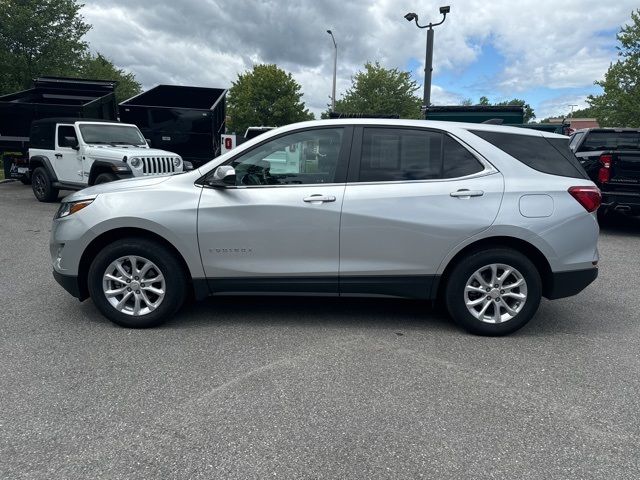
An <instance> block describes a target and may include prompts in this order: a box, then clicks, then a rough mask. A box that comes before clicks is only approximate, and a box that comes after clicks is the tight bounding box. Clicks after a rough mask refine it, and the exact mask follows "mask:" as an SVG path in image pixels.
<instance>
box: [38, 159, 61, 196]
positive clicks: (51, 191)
mask: <svg viewBox="0 0 640 480" xmlns="http://www.w3.org/2000/svg"><path fill="white" fill-rule="evenodd" d="M38 177H42V181H43V182H44V194H43V195H41V196H38V193H37V191H36V185H37V181H38ZM31 179H32V181H31V189H32V190H33V194H34V196H35V197H36V198H37V199H38V201H40V202H53V201H54V200H57V199H58V194H59V193H60V192H59V190H58V189H57V188H53V185H52V184H51V177H50V176H49V173H48V172H47V170H46V169H45V168H43V167H38V168H36V169H35V170H34V171H33V175H32V177H31Z"/></svg>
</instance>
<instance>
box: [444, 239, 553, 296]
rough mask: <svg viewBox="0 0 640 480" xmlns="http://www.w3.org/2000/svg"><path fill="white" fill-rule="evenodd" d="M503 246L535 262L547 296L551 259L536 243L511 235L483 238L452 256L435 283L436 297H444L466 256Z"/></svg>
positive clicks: (551, 283) (550, 282)
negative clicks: (457, 268)
mask: <svg viewBox="0 0 640 480" xmlns="http://www.w3.org/2000/svg"><path fill="white" fill-rule="evenodd" d="M501 247H502V248H510V249H512V250H515V251H517V252H520V253H522V254H523V255H525V256H526V257H527V258H529V259H530V260H531V261H532V262H533V264H534V266H535V267H536V269H537V270H538V273H539V274H540V280H541V281H542V295H543V296H546V294H547V293H548V292H549V290H550V289H551V287H552V285H553V274H552V270H551V265H550V264H549V261H548V260H547V258H546V257H545V255H544V254H543V253H542V252H541V251H540V249H538V248H537V247H536V246H535V245H533V244H531V243H530V242H527V241H526V240H523V239H521V238H516V237H509V236H494V237H487V238H483V239H480V240H477V241H475V242H473V243H471V244H469V245H466V246H465V247H464V248H462V249H461V250H460V251H459V252H457V253H456V254H455V255H454V256H453V257H452V258H451V260H449V263H448V264H447V266H446V267H445V269H444V271H443V272H442V275H441V276H440V277H439V279H438V281H437V284H435V285H434V290H433V293H434V294H435V295H434V296H435V297H436V298H443V294H444V289H445V287H446V285H447V282H448V280H449V276H450V275H451V271H452V270H453V269H454V268H455V266H456V265H457V264H458V263H460V262H461V261H462V260H463V259H464V258H465V257H467V256H468V255H470V254H472V253H474V252H477V251H480V250H485V249H489V248H501Z"/></svg>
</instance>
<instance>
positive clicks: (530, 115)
mask: <svg viewBox="0 0 640 480" xmlns="http://www.w3.org/2000/svg"><path fill="white" fill-rule="evenodd" d="M494 105H496V106H509V105H517V106H519V107H524V123H529V122H530V121H531V120H533V119H534V118H536V114H535V112H534V111H533V108H531V105H529V104H528V103H527V102H525V101H524V100H521V99H519V98H514V99H511V100H506V101H504V102H498V103H495V104H494Z"/></svg>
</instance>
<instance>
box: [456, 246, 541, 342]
mask: <svg viewBox="0 0 640 480" xmlns="http://www.w3.org/2000/svg"><path fill="white" fill-rule="evenodd" d="M445 296H446V303H447V309H448V310H449V313H450V315H451V316H452V317H453V319H454V320H455V321H456V322H457V323H458V324H459V325H461V326H462V327H463V328H465V329H466V330H468V331H469V332H471V333H475V334H477V335H506V334H509V333H511V332H514V331H516V330H518V329H519V328H521V327H522V326H524V325H525V324H526V323H527V322H528V321H529V320H531V318H532V317H533V316H534V315H535V313H536V311H537V310H538V306H539V305H540V298H541V296H542V281H541V279H540V274H539V272H538V270H537V269H536V267H535V265H534V264H533V263H532V262H531V261H530V260H529V259H528V258H527V257H526V256H524V255H523V254H522V253H520V252H518V251H515V250H511V249H507V248H494V249H489V250H483V251H478V252H475V253H473V254H471V255H469V256H467V257H465V258H463V259H462V260H461V261H459V262H458V263H457V264H456V266H455V267H454V268H453V270H452V272H451V275H450V276H449V280H448V282H447V285H446V292H445Z"/></svg>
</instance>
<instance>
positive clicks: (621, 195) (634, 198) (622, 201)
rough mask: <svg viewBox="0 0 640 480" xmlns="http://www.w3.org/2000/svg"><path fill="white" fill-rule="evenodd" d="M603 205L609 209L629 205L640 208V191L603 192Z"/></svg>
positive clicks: (636, 208)
mask: <svg viewBox="0 0 640 480" xmlns="http://www.w3.org/2000/svg"><path fill="white" fill-rule="evenodd" d="M602 206H603V207H604V208H608V209H616V208H617V207H629V208H630V209H632V210H640V191H639V192H638V193H635V192H602Z"/></svg>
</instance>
